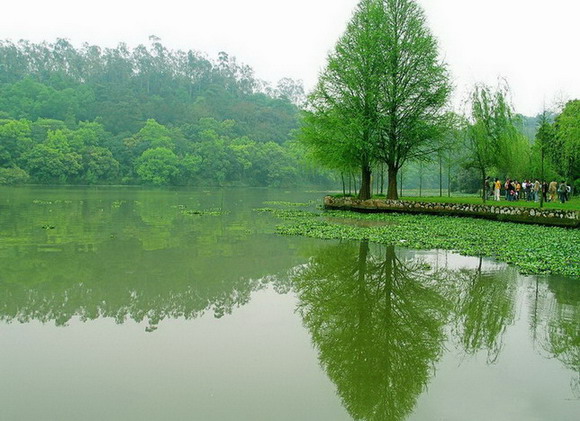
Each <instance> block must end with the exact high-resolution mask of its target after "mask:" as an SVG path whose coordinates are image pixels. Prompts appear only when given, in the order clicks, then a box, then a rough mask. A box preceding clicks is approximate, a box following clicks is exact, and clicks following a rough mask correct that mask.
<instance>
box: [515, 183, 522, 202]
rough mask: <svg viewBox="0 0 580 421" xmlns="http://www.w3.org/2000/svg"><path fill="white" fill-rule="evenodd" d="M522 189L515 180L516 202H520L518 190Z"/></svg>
mask: <svg viewBox="0 0 580 421" xmlns="http://www.w3.org/2000/svg"><path fill="white" fill-rule="evenodd" d="M521 189H522V185H521V184H520V182H519V181H517V180H516V200H520V190H521Z"/></svg>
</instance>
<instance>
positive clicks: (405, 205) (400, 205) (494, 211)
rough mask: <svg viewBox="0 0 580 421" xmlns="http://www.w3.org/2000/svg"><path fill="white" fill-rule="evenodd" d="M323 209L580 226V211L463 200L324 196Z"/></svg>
mask: <svg viewBox="0 0 580 421" xmlns="http://www.w3.org/2000/svg"><path fill="white" fill-rule="evenodd" d="M324 208H325V209H333V210H350V211H354V212H403V213H426V214H435V215H451V216H466V217H474V218H485V219H493V220H498V221H509V222H521V223H528V224H541V225H555V226H561V227H570V228H578V227H580V211H574V210H572V211H565V210H554V209H538V208H528V207H517V206H494V205H470V204H466V203H432V202H416V201H405V200H384V199H370V200H358V199H356V198H353V197H332V196H326V197H325V198H324Z"/></svg>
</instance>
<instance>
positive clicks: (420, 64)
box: [377, 0, 451, 199]
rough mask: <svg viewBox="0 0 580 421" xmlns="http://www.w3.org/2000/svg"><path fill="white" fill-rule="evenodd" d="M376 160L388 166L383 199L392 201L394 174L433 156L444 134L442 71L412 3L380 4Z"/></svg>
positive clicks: (446, 91)
mask: <svg viewBox="0 0 580 421" xmlns="http://www.w3.org/2000/svg"><path fill="white" fill-rule="evenodd" d="M382 5H383V11H384V17H385V21H384V23H383V28H384V29H383V31H382V32H381V35H382V37H381V38H382V39H381V45H380V48H381V49H382V51H383V52H384V56H383V62H382V66H381V67H382V69H381V71H382V72H384V73H383V77H381V79H380V82H381V84H380V88H381V89H380V98H381V104H380V108H379V114H378V115H379V124H378V126H379V127H380V139H379V140H380V143H379V147H378V149H377V153H378V157H379V159H380V160H381V161H383V162H384V163H385V164H386V165H387V172H388V176H389V186H388V190H387V198H388V199H397V198H398V195H397V173H398V171H399V169H401V167H402V166H403V164H404V163H405V162H407V161H408V160H414V159H420V158H422V157H425V156H428V155H432V154H433V153H435V152H437V150H438V149H440V148H441V144H440V140H441V139H443V137H444V134H445V131H446V126H447V124H446V115H445V113H444V106H445V105H446V103H447V100H448V98H449V95H450V93H451V84H450V81H449V73H448V71H447V66H446V65H445V64H444V63H443V62H442V61H441V60H440V59H439V53H438V47H437V41H436V39H435V37H434V36H433V35H432V33H431V31H430V30H429V28H428V27H427V22H426V18H425V14H424V12H423V10H422V9H421V7H420V6H419V5H418V4H417V3H416V1H414V0H384V1H382Z"/></svg>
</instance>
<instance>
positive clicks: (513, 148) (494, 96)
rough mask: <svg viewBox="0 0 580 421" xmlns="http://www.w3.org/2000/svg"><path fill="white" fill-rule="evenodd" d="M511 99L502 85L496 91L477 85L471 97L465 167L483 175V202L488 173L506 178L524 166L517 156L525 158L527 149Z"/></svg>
mask: <svg viewBox="0 0 580 421" xmlns="http://www.w3.org/2000/svg"><path fill="white" fill-rule="evenodd" d="M508 96H509V89H508V87H507V85H506V84H503V83H500V85H499V86H498V87H497V88H496V89H493V88H491V87H489V86H486V85H483V84H480V85H476V86H475V88H474V90H473V91H472V93H471V96H470V102H471V115H470V120H471V121H470V122H469V123H468V124H467V128H466V131H465V134H466V136H467V142H466V146H467V154H468V157H467V161H466V163H465V164H466V166H467V167H470V168H475V169H476V170H477V171H478V172H479V173H480V175H481V183H482V184H481V186H482V197H483V201H484V202H485V199H486V197H485V191H486V188H487V186H486V181H485V179H486V177H487V175H488V172H489V171H490V170H492V169H495V170H496V171H499V172H503V173H505V174H508V173H510V172H512V173H513V172H516V173H517V172H518V171H517V169H518V167H520V166H521V165H519V162H518V160H519V159H520V157H519V156H518V152H519V153H520V154H522V151H525V152H527V149H528V148H527V144H526V142H525V141H524V139H523V135H522V134H521V133H520V132H519V131H518V129H517V127H516V125H515V117H514V114H513V110H512V108H511V106H510V104H509V102H508V99H507V98H508Z"/></svg>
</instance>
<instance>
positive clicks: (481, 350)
mask: <svg viewBox="0 0 580 421" xmlns="http://www.w3.org/2000/svg"><path fill="white" fill-rule="evenodd" d="M321 195H322V193H320V192H312V193H303V192H286V191H282V190H265V189H231V190H211V191H210V190H189V191H188V190H174V191H168V190H144V189H132V188H62V189H38V188H12V189H9V188H2V189H0V420H58V421H63V420H75V421H76V420H161V419H164V420H203V421H205V420H332V421H334V420H352V419H356V420H387V421H391V420H458V421H459V420H461V421H463V420H577V419H580V282H579V281H578V280H571V279H564V278H559V277H525V276H520V275H518V273H517V272H516V271H515V270H513V269H512V268H510V267H506V266H505V265H502V264H498V263H495V262H493V261H491V260H485V259H484V260H480V259H477V258H470V257H461V256H457V255H455V254H453V253H449V252H445V251H441V252H436V251H433V252H425V251H420V252H415V251H411V250H405V249H398V248H393V247H386V246H379V245H375V244H368V243H366V242H360V243H355V242H337V241H321V240H314V239H307V238H299V237H284V236H279V235H277V234H275V232H274V231H275V226H276V224H279V223H283V222H281V221H279V220H275V219H274V218H273V217H272V216H270V215H269V214H264V213H259V212H254V211H253V209H255V208H259V207H264V206H268V205H264V202H268V201H292V202H308V201H312V200H316V201H319V199H320V197H321ZM217 209H221V210H222V211H225V212H226V213H220V212H218V211H217ZM208 210H213V212H214V213H211V214H202V215H197V214H188V211H208ZM336 223H344V221H340V220H337V221H336Z"/></svg>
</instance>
